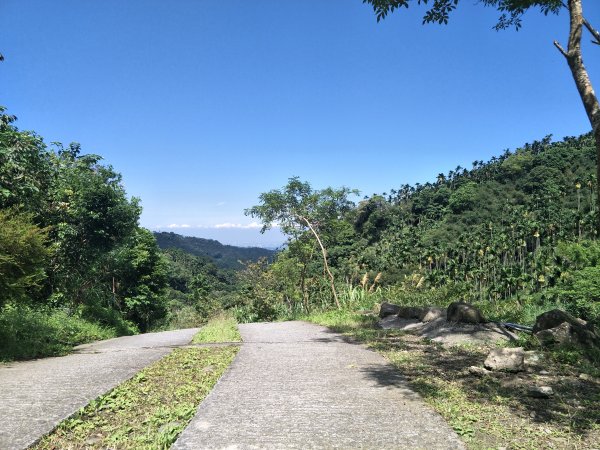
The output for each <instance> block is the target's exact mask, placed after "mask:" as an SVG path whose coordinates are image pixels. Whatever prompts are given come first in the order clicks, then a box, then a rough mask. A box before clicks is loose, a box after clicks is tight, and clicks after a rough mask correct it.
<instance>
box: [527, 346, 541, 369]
mask: <svg viewBox="0 0 600 450" xmlns="http://www.w3.org/2000/svg"><path fill="white" fill-rule="evenodd" d="M543 363H544V357H543V356H542V354H541V353H539V352H535V351H529V352H525V353H524V355H523V364H524V366H525V369H526V370H535V369H541V368H542V367H543Z"/></svg>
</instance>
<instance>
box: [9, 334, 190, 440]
mask: <svg viewBox="0 0 600 450" xmlns="http://www.w3.org/2000/svg"><path fill="white" fill-rule="evenodd" d="M197 331H198V329H196V328H194V329H188V330H177V331H166V332H162V333H148V334H141V335H137V336H127V337H121V338H116V339H110V340H107V341H101V342H97V343H93V344H86V345H82V346H80V347H78V350H77V353H75V354H72V355H69V356H63V357H59V358H45V359H39V360H35V361H27V362H16V363H8V364H0V449H2V450H13V449H23V448H27V447H28V446H29V445H31V444H33V443H34V442H36V441H37V440H38V439H39V438H41V437H42V436H43V435H45V434H46V433H48V432H50V431H51V430H52V429H53V428H54V427H55V426H56V425H57V424H58V423H60V422H61V421H62V420H63V419H65V418H67V417H69V416H70V415H72V414H73V413H75V412H76V411H77V410H78V409H79V408H81V407H83V406H85V405H87V404H88V403H89V402H90V401H91V400H93V399H94V398H96V397H98V396H99V395H101V394H103V393H105V392H107V391H109V390H110V389H112V388H113V387H115V386H117V385H118V384H120V383H122V382H123V381H125V380H127V379H128V378H130V377H131V376H133V375H134V374H135V373H136V372H138V371H139V370H141V369H142V368H144V367H146V366H147V365H149V364H151V363H152V362H154V361H156V360H158V359H160V358H161V357H163V356H165V355H166V354H168V353H170V352H171V351H172V349H173V347H175V346H180V345H185V344H187V343H189V342H190V340H191V339H192V337H193V336H194V334H195V333H196V332H197Z"/></svg>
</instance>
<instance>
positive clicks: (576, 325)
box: [533, 309, 600, 348]
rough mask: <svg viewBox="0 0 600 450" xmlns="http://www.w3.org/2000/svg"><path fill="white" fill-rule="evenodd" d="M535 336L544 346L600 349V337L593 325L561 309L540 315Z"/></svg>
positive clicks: (535, 326) (534, 329)
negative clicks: (574, 346) (575, 346)
mask: <svg viewBox="0 0 600 450" xmlns="http://www.w3.org/2000/svg"><path fill="white" fill-rule="evenodd" d="M533 334H534V335H535V336H536V337H537V338H538V339H539V341H540V343H541V344H542V345H544V346H554V345H577V346H582V347H588V348H592V347H597V348H600V336H599V335H598V334H597V333H596V331H595V330H594V327H593V326H592V325H591V324H589V323H588V322H586V321H585V320H582V319H579V318H576V317H573V316H571V315H570V314H569V313H567V312H565V311H561V310H560V309H553V310H552V311H547V312H545V313H543V314H540V315H539V316H538V317H537V318H536V321H535V325H534V327H533Z"/></svg>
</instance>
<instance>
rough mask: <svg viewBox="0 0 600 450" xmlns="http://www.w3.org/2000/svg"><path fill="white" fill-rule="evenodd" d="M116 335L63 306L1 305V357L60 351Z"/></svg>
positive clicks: (8, 357)
mask: <svg viewBox="0 0 600 450" xmlns="http://www.w3.org/2000/svg"><path fill="white" fill-rule="evenodd" d="M116 335H117V333H116V332H115V331H114V330H112V329H110V328H105V327H102V326H100V325H98V324H96V323H91V322H88V321H86V320H85V319H82V318H80V317H78V316H75V315H71V314H69V313H67V312H66V311H63V310H56V309H35V308H31V307H29V306H24V305H17V306H14V305H5V306H4V307H2V308H1V309H0V342H1V343H2V345H1V346H0V361H10V360H15V359H31V358H39V357H43V356H56V355H62V354H65V353H67V352H68V351H69V350H70V349H71V348H72V347H74V346H76V345H79V344H83V343H86V342H91V341H95V340H99V339H110V338H113V337H116Z"/></svg>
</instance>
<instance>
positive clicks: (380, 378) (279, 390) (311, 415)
mask: <svg viewBox="0 0 600 450" xmlns="http://www.w3.org/2000/svg"><path fill="white" fill-rule="evenodd" d="M240 332H241V334H242V337H243V339H244V344H243V346H242V348H241V350H240V352H239V353H238V355H237V357H236V359H235V360H234V362H233V364H232V366H231V367H230V369H229V371H228V372H226V374H225V375H224V376H223V378H221V380H220V381H219V383H218V384H217V385H216V387H215V388H214V389H213V391H212V392H211V394H210V395H209V396H208V397H207V398H206V399H205V400H204V402H203V403H202V404H201V405H200V407H199V409H198V411H197V414H196V416H195V417H194V419H193V420H192V422H191V423H190V426H188V428H187V429H186V430H184V432H183V433H182V434H181V436H180V437H179V439H178V440H177V442H176V443H175V444H174V446H173V447H172V448H173V449H178V450H181V449H194V450H198V449H225V448H227V449H262V448H267V449H357V448H363V449H428V450H433V449H462V448H464V447H463V444H462V443H461V442H460V440H459V438H458V436H457V435H456V434H455V433H454V431H453V430H452V429H451V428H450V427H449V426H448V424H447V423H446V422H445V421H444V420H443V419H442V418H441V417H440V416H439V415H438V414H437V413H435V412H434V411H433V410H431V409H430V408H429V407H428V406H426V405H425V404H424V403H423V401H422V399H421V398H420V397H419V396H418V395H417V394H415V393H414V392H413V391H411V390H410V389H409V388H408V387H407V385H406V383H405V381H404V380H403V378H402V377H401V375H400V374H399V373H398V371H397V370H396V369H395V368H393V367H392V366H391V365H390V364H389V363H387V361H386V360H385V359H384V358H383V357H382V356H380V355H379V354H377V353H375V352H373V351H371V350H368V349H367V348H366V347H364V346H362V345H358V344H351V343H348V342H346V341H345V340H344V339H343V338H342V337H341V336H340V335H338V334H335V333H332V332H330V331H328V330H327V329H326V328H323V327H319V326H316V325H311V324H308V323H304V322H285V323H264V324H246V325H240Z"/></svg>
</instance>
